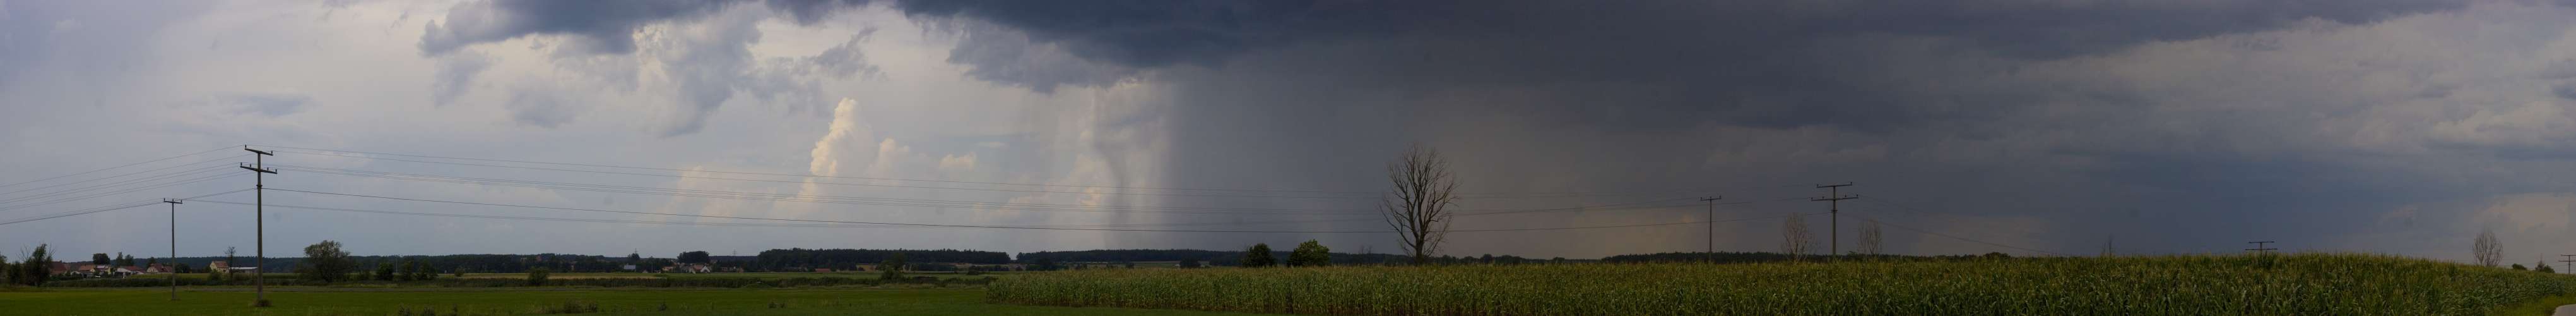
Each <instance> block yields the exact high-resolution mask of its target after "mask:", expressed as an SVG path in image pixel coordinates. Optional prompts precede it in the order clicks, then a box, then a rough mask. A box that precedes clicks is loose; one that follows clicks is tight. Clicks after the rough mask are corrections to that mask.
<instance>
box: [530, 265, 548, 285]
mask: <svg viewBox="0 0 2576 316" xmlns="http://www.w3.org/2000/svg"><path fill="white" fill-rule="evenodd" d="M553 273H554V271H552V270H547V269H546V268H536V269H528V286H540V285H546V275H547V274H553Z"/></svg>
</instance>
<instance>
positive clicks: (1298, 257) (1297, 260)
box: [1288, 239, 1333, 267]
mask: <svg viewBox="0 0 2576 316" xmlns="http://www.w3.org/2000/svg"><path fill="white" fill-rule="evenodd" d="M1331 253H1333V248H1325V247H1324V243H1320V242H1315V240H1313V239H1308V240H1306V243H1303V244H1297V250H1296V251H1291V252H1289V253H1288V266H1291V267H1321V266H1329V265H1333V257H1332V255H1331Z"/></svg>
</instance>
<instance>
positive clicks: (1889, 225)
mask: <svg viewBox="0 0 2576 316" xmlns="http://www.w3.org/2000/svg"><path fill="white" fill-rule="evenodd" d="M1854 216H1858V215H1854ZM1860 217H1861V218H1869V217H1867V216H1860ZM1879 224H1880V225H1887V226H1888V227H1896V228H1899V229H1904V230H1911V231H1914V232H1918V233H1924V234H1929V235H1933V236H1941V237H1950V239H1958V240H1964V241H1968V242H1973V243H1980V244H1986V245H1990V246H1996V247H2004V248H2012V249H2020V250H2022V251H2029V252H2036V253H2042V254H2049V255H2055V256H2066V257H2072V256H2070V255H2067V254H2063V253H2057V252H2054V251H2047V250H2039V249H2031V248H2022V247H2018V246H2013V245H2006V244H2001V243H1995V242H1989V241H1984V240H1976V239H1970V238H1967V237H1959V236H1955V235H1950V234H1943V233H1940V232H1934V231H1930V230H1923V229H1918V228H1913V227H1906V226H1905V225H1897V224H1890V223H1888V222H1887V221H1879Z"/></svg>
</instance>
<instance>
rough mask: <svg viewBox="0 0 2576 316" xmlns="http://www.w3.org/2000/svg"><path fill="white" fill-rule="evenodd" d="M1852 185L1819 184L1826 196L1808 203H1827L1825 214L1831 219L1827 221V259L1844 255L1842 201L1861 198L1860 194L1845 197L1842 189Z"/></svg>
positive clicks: (1817, 186) (1847, 183)
mask: <svg viewBox="0 0 2576 316" xmlns="http://www.w3.org/2000/svg"><path fill="white" fill-rule="evenodd" d="M1851 185H1852V183H1851V182H1843V183H1842V184H1818V185H1816V188H1818V189H1825V190H1826V191H1825V196H1824V197H1819V198H1810V199H1807V200H1808V201H1825V212H1826V213H1827V214H1829V218H1830V219H1828V220H1827V222H1826V223H1827V224H1826V226H1825V242H1826V244H1825V257H1826V258H1833V257H1834V256H1839V255H1842V253H1843V252H1842V250H1841V249H1840V247H1841V246H1842V245H1843V242H1842V237H1843V234H1842V232H1843V231H1842V225H1843V224H1842V223H1843V202H1842V200H1849V199H1857V198H1860V195H1859V194H1853V195H1843V189H1842V188H1843V187H1847V186H1851Z"/></svg>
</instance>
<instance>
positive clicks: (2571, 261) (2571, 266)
mask: <svg viewBox="0 0 2576 316" xmlns="http://www.w3.org/2000/svg"><path fill="white" fill-rule="evenodd" d="M2558 257H2559V258H2562V259H2559V260H2558V262H2564V263H2567V270H2563V271H2567V273H2576V255H2558Z"/></svg>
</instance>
